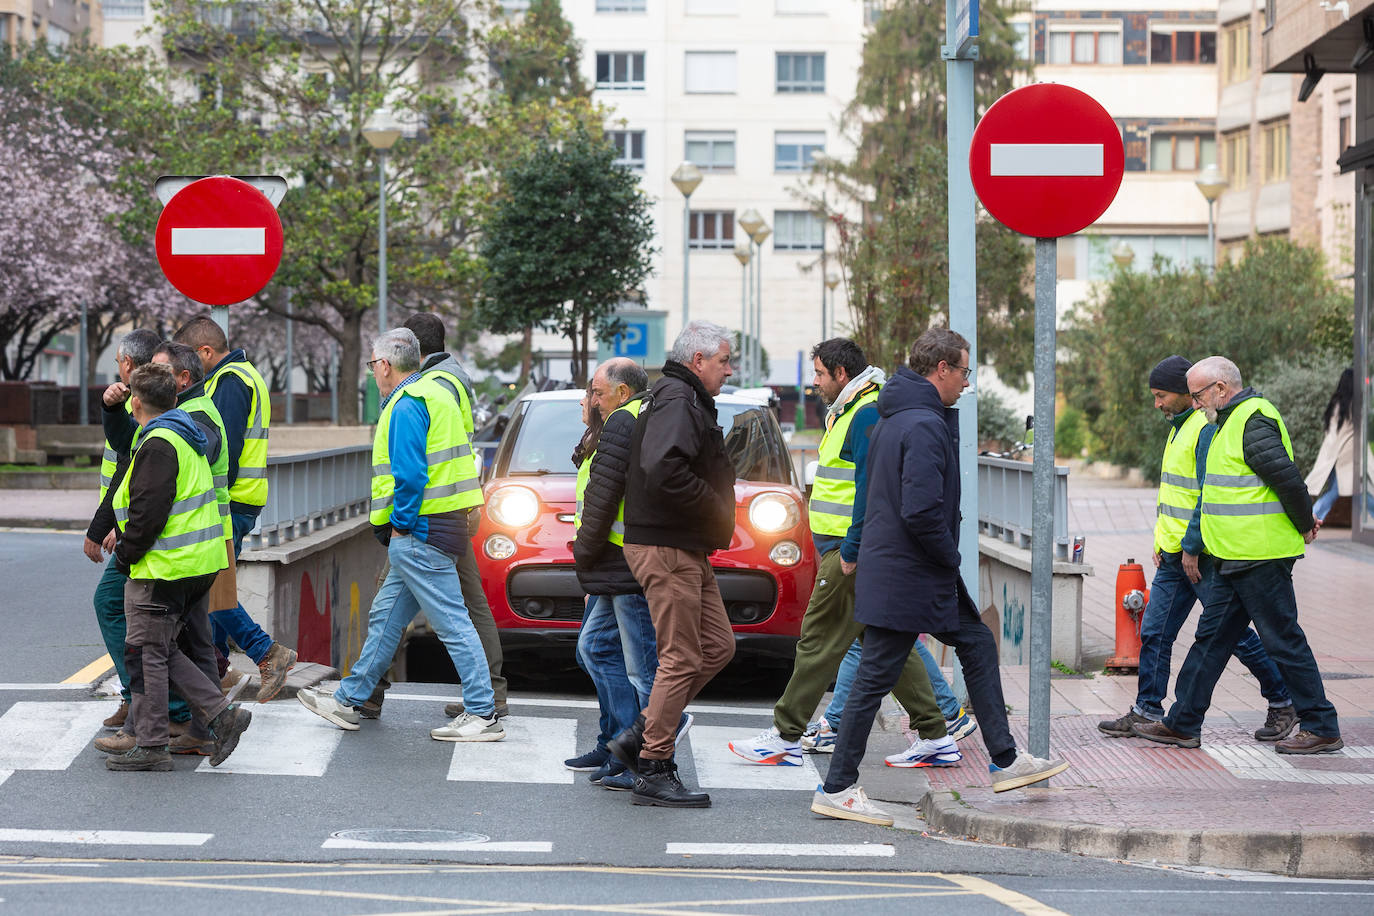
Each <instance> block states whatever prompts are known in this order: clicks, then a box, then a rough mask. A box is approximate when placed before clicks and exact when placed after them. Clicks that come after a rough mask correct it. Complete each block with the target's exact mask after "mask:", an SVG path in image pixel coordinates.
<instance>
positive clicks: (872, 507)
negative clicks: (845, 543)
mask: <svg viewBox="0 0 1374 916" xmlns="http://www.w3.org/2000/svg"><path fill="white" fill-rule="evenodd" d="M878 415H879V417H880V418H881V419H879V421H878V425H877V426H876V427H874V429H873V435H872V437H871V442H870V444H869V447H868V502H867V506H866V510H867V511H866V513H865V520H864V536H863V544H862V545H861V546H860V547H859V569H858V573H857V575H858V577H859V578H858V581H857V583H856V584H855V604H854V617H855V619H856V620H857V621H858V622H859V623H862V624H865V625H868V626H879V627H884V628H886V629H890V630H901V631H903V632H907V633H941V632H950V631H953V630H956V629H958V626H959V602H960V582H959V560H960V558H959V490H960V482H959V411H957V410H955V409H954V408H952V407H946V406H945V405H944V403H943V402H942V401H941V400H940V394H939V392H938V391H937V390H936V389H935V386H934V385H932V384H931V383H930V382H929V381H927V380H926V379H924V378H922V377H921V376H919V375H917V374H916V373H915V372H913V371H911V369H909V368H906V367H902V368H900V369H898V370H897V374H896V375H894V376H893V377H892V378H891V379H890V380H889V381H888V383H887V384H886V385H884V386H883V391H882V394H880V395H878Z"/></svg>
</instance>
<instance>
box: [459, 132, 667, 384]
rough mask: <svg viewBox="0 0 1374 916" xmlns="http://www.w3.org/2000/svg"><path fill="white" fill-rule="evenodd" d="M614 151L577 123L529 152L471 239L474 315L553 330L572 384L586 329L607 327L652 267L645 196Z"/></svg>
mask: <svg viewBox="0 0 1374 916" xmlns="http://www.w3.org/2000/svg"><path fill="white" fill-rule="evenodd" d="M615 156H616V152H615V149H614V148H613V147H612V146H611V145H610V144H608V143H606V142H604V141H602V140H600V139H596V140H593V139H592V137H591V136H590V135H589V134H588V133H587V132H586V131H582V132H579V133H577V134H575V135H573V136H571V137H569V138H567V139H565V140H564V141H563V142H562V143H559V144H550V145H547V146H544V147H542V148H539V149H536V150H534V151H533V152H532V153H531V154H529V155H528V156H526V157H525V158H524V159H522V160H520V161H519V162H517V163H516V164H515V165H513V166H512V167H511V168H510V169H508V170H507V171H506V173H505V176H504V178H503V181H502V184H503V185H504V187H505V190H506V196H505V197H504V198H503V199H502V201H501V202H500V203H499V204H498V206H497V208H496V211H495V212H494V213H493V214H492V218H491V220H490V221H489V222H488V223H487V225H486V227H485V231H484V233H483V236H482V241H481V245H480V252H481V255H482V257H483V259H484V261H485V263H486V268H487V275H486V278H485V282H484V283H483V288H482V296H481V300H480V303H479V306H478V310H479V320H480V321H481V323H482V324H483V325H484V326H485V327H486V328H488V329H489V330H491V331H494V332H496V333H511V332H515V331H519V330H521V329H523V328H526V327H530V326H538V327H542V328H545V329H547V330H551V331H557V332H559V333H560V334H562V335H563V336H564V337H566V338H568V342H569V344H570V345H571V348H572V367H571V368H572V377H573V380H574V382H575V383H576V384H578V385H584V384H586V381H587V358H588V351H589V349H590V344H591V332H592V330H593V329H594V330H595V331H596V332H597V334H598V335H599V336H605V335H607V334H613V333H615V331H616V324H617V322H616V321H615V319H614V318H613V315H612V313H613V312H614V311H615V308H616V306H617V305H618V304H619V303H621V302H623V301H625V300H627V299H632V298H635V297H636V296H638V295H639V293H640V287H641V285H642V284H643V282H644V278H645V277H647V276H648V275H649V272H650V271H651V270H652V262H651V256H652V254H653V251H652V248H651V243H652V241H653V235H654V230H653V219H652V217H651V216H650V215H649V201H648V199H647V198H646V197H645V196H644V193H643V192H642V191H641V190H640V188H639V179H638V177H637V176H636V175H635V174H634V173H633V172H632V171H630V170H629V169H627V168H625V167H624V166H619V165H616V164H615Z"/></svg>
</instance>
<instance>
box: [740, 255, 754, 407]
mask: <svg viewBox="0 0 1374 916" xmlns="http://www.w3.org/2000/svg"><path fill="white" fill-rule="evenodd" d="M753 254H754V252H753V251H752V250H751V249H750V247H749V243H748V242H746V241H742V240H741V241H738V242H736V243H735V260H736V261H739V266H740V272H739V377H740V380H741V381H743V380H744V379H745V378H747V377H748V376H749V356H748V353H749V348H748V347H747V346H745V341H746V340H747V339H748V330H747V329H748V327H749V259H750V258H751V257H752V256H753Z"/></svg>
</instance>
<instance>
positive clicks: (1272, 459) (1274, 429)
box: [1217, 387, 1312, 534]
mask: <svg viewBox="0 0 1374 916" xmlns="http://www.w3.org/2000/svg"><path fill="white" fill-rule="evenodd" d="M1254 397H1259V394H1258V393H1257V392H1256V391H1255V389H1253V388H1250V387H1246V388H1242V389H1241V391H1240V392H1239V393H1238V394H1237V395H1236V396H1235V397H1234V398H1232V399H1231V401H1230V403H1229V404H1227V405H1226V406H1225V407H1223V408H1221V409H1220V410H1218V411H1217V426H1218V427H1221V426H1222V425H1224V424H1225V423H1226V419H1227V418H1228V417H1229V416H1230V415H1231V412H1232V411H1233V410H1235V409H1236V405H1238V404H1240V403H1241V402H1242V401H1246V400H1249V399H1250V398H1254ZM1241 450H1242V453H1243V454H1244V456H1245V463H1246V464H1248V465H1250V469H1251V470H1252V471H1254V472H1255V474H1256V476H1258V477H1259V479H1260V480H1263V481H1264V482H1265V483H1266V484H1267V485H1268V486H1270V487H1271V488H1272V489H1273V490H1274V492H1275V493H1276V494H1277V495H1278V497H1279V502H1281V503H1283V511H1284V514H1285V515H1287V516H1288V520H1289V521H1291V522H1292V523H1293V527H1294V528H1296V529H1298V531H1300V532H1302V533H1304V534H1305V533H1307V532H1308V531H1311V530H1312V496H1311V494H1309V493H1308V492H1307V483H1306V482H1305V481H1304V480H1303V478H1302V474H1301V473H1300V472H1299V471H1298V466H1297V465H1296V464H1294V463H1293V459H1292V458H1289V457H1288V450H1287V449H1285V448H1284V447H1283V435H1282V434H1281V433H1280V432H1279V425H1278V424H1277V423H1275V422H1274V421H1273V420H1271V419H1269V418H1268V417H1266V416H1264V415H1263V414H1258V413H1255V414H1251V415H1250V419H1248V420H1246V421H1245V430H1244V431H1243V432H1242V434H1241Z"/></svg>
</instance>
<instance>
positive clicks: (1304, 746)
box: [1274, 729, 1345, 754]
mask: <svg viewBox="0 0 1374 916" xmlns="http://www.w3.org/2000/svg"><path fill="white" fill-rule="evenodd" d="M1343 747H1345V742H1344V741H1342V740H1341V736H1340V735H1336V736H1335V737H1334V738H1333V737H1331V736H1329V735H1314V734H1312V733H1311V732H1310V731H1308V730H1307V729H1303V730H1302V731H1300V732H1298V733H1297V734H1296V735H1294V736H1293V737H1291V738H1289V739H1288V740H1287V741H1280V742H1279V743H1278V744H1276V745H1274V750H1276V751H1278V752H1279V753H1280V754H1329V753H1332V752H1334V751H1339V750H1340V749H1341V748H1343Z"/></svg>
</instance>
